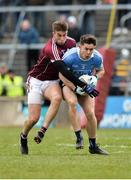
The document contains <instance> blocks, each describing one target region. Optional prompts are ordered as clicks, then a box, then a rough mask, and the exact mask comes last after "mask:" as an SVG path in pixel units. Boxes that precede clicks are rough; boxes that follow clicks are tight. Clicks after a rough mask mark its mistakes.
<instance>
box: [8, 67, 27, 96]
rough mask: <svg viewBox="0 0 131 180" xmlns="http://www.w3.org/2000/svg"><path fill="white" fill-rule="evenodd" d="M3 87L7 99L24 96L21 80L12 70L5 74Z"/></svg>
mask: <svg viewBox="0 0 131 180" xmlns="http://www.w3.org/2000/svg"><path fill="white" fill-rule="evenodd" d="M5 87H6V96H8V97H18V96H23V95H24V94H25V91H24V82H23V78H22V77H21V76H17V75H16V74H15V73H14V71H13V70H9V71H8V73H7V76H6V79H5Z"/></svg>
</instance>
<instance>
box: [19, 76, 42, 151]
mask: <svg viewBox="0 0 131 180" xmlns="http://www.w3.org/2000/svg"><path fill="white" fill-rule="evenodd" d="M27 85H28V86H27V88H28V114H29V115H28V119H27V120H26V121H25V123H24V126H23V129H22V132H21V134H20V151H21V153H22V154H28V144H27V136H28V133H29V131H30V130H31V128H32V127H33V126H34V125H35V124H36V122H37V121H38V120H39V117H40V111H41V103H42V95H41V90H40V87H41V82H40V81H39V80H37V79H34V78H29V80H28V84H27Z"/></svg>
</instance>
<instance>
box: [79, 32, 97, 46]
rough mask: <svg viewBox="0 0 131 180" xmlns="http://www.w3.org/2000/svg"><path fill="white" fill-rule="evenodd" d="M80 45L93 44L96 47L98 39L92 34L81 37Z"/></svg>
mask: <svg viewBox="0 0 131 180" xmlns="http://www.w3.org/2000/svg"><path fill="white" fill-rule="evenodd" d="M80 44H82V45H83V44H93V45H94V46H96V37H95V36H93V35H91V34H85V35H82V36H81V37H80Z"/></svg>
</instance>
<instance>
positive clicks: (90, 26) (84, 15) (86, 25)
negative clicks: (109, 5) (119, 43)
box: [77, 0, 97, 35]
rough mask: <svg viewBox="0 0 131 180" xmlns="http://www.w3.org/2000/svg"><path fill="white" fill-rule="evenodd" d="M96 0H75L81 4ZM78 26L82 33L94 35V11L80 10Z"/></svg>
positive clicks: (90, 3)
mask: <svg viewBox="0 0 131 180" xmlns="http://www.w3.org/2000/svg"><path fill="white" fill-rule="evenodd" d="M96 2H97V0H77V3H78V4H81V5H94V4H96ZM80 28H81V33H82V34H93V35H95V11H86V10H82V11H81V12H80Z"/></svg>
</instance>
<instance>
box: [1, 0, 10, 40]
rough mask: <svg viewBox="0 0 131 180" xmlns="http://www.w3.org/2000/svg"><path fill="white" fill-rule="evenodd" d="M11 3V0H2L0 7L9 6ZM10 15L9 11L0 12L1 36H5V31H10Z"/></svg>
mask: <svg viewBox="0 0 131 180" xmlns="http://www.w3.org/2000/svg"><path fill="white" fill-rule="evenodd" d="M10 4H11V0H0V7H2V6H9V5H10ZM9 15H10V13H9V12H4V13H2V12H1V13H0V37H3V36H4V35H5V33H6V32H7V31H8V18H9ZM5 17H6V18H5Z"/></svg>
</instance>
